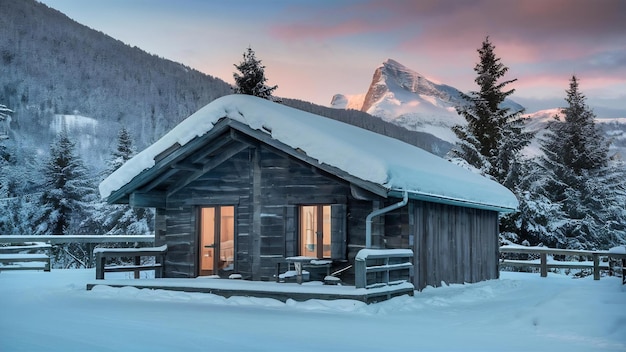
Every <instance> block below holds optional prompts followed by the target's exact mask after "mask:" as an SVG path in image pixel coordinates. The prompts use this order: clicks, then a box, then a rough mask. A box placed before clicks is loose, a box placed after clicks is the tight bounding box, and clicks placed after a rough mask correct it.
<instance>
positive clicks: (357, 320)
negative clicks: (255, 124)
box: [0, 269, 626, 352]
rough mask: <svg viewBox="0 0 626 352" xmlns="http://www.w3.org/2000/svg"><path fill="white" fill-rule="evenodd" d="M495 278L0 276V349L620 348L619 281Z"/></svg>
mask: <svg viewBox="0 0 626 352" xmlns="http://www.w3.org/2000/svg"><path fill="white" fill-rule="evenodd" d="M120 275H124V274H120ZM501 276H502V277H501V279H500V280H492V281H488V282H481V283H477V284H467V285H451V286H445V287H440V288H427V289H425V290H424V291H422V292H416V294H415V296H414V297H409V296H402V297H396V298H394V299H391V300H389V301H386V302H383V303H377V304H371V305H365V304H363V303H361V302H357V301H351V300H342V301H319V300H310V301H307V302H295V301H288V302H287V303H282V302H280V301H276V300H272V299H255V298H246V297H232V298H229V299H225V298H222V297H219V296H215V295H212V294H203V293H183V292H168V291H159V290H157V291H154V290H139V289H135V288H110V287H105V286H97V287H96V288H94V290H92V291H86V290H85V284H86V283H87V282H90V281H93V279H94V277H95V272H94V270H92V269H91V270H54V269H53V270H52V272H50V273H45V272H0V351H141V350H145V351H184V350H187V351H392V350H396V351H417V350H419V351H550V352H553V351H626V287H624V286H622V285H621V281H620V279H619V278H614V277H603V278H602V279H601V280H600V281H593V280H592V279H591V278H584V279H572V278H571V277H567V276H562V275H557V274H549V277H548V278H541V277H539V274H523V273H510V272H503V273H502V275H501Z"/></svg>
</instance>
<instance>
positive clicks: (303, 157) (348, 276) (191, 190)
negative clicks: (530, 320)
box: [100, 95, 518, 289]
mask: <svg viewBox="0 0 626 352" xmlns="http://www.w3.org/2000/svg"><path fill="white" fill-rule="evenodd" d="M100 193H101V195H102V196H103V197H104V198H106V199H107V201H108V202H109V203H121V204H130V205H132V206H134V207H152V208H155V209H156V225H155V228H156V239H155V245H157V246H159V245H163V244H167V245H168V248H169V249H168V252H167V257H166V260H165V268H164V277H177V278H181V277H189V278H193V277H198V276H204V275H219V276H220V277H228V276H229V275H230V274H234V273H236V274H240V275H241V277H242V278H243V279H248V280H274V278H275V275H276V268H277V263H281V262H283V261H284V258H287V257H294V256H307V257H316V258H320V259H327V260H331V261H332V272H338V271H339V272H340V273H339V274H336V275H337V276H339V277H340V278H341V279H342V280H343V281H344V282H346V283H353V282H354V271H353V269H352V265H353V264H354V258H355V256H356V254H357V252H358V251H359V250H361V249H363V248H365V247H366V244H368V245H369V247H370V248H409V249H412V250H413V252H414V258H413V260H414V277H413V283H414V286H415V288H416V289H422V288H424V287H426V286H428V285H432V286H439V285H440V284H441V283H442V282H446V283H464V282H477V281H481V280H487V279H494V278H497V277H498V214H499V213H502V212H512V211H515V210H516V208H517V206H518V203H517V199H516V198H515V196H514V195H513V194H512V193H511V192H510V191H508V190H507V189H506V188H504V187H502V186H501V185H499V184H497V183H496V182H493V181H491V180H488V179H486V178H484V177H482V176H480V175H476V174H474V173H472V172H469V171H467V170H465V169H463V168H461V167H459V166H456V165H453V164H452V163H450V162H448V161H446V160H443V159H441V158H439V157H437V156H434V155H432V154H430V153H428V152H426V151H424V150H422V149H419V148H417V147H414V146H411V145H408V144H406V143H403V142H401V141H398V140H396V139H392V138H389V137H386V136H383V135H379V134H376V133H372V132H369V131H366V130H363V129H360V128H358V127H354V126H351V125H347V124H344V123H341V122H338V121H335V120H332V119H328V118H325V117H322V116H317V115H314V114H310V113H306V112H303V111H300V110H296V109H292V108H289V107H286V106H284V105H281V104H277V103H273V102H270V101H267V100H263V99H259V98H256V97H252V96H246V95H231V96H226V97H222V98H219V99H217V100H215V101H213V102H212V103H210V104H208V105H207V106H205V107H204V108H202V109H201V110H199V111H198V112H196V113H195V114H193V115H192V116H190V117H189V118H187V119H186V120H184V121H183V122H181V123H180V124H179V125H178V126H177V127H175V128H174V129H173V130H172V131H171V132H170V133H168V134H167V135H165V136H164V137H163V138H161V139H160V140H159V141H157V142H156V143H155V144H153V145H152V146H150V147H148V148H147V149H146V150H144V151H142V152H141V153H139V154H137V155H136V156H135V157H134V158H132V159H131V160H129V161H128V162H127V163H126V164H124V165H123V166H122V167H120V169H118V170H117V171H115V172H114V173H113V174H111V175H110V176H109V177H108V178H107V179H105V180H104V181H103V182H102V183H101V184H100ZM404 195H407V198H408V200H407V202H406V204H405V205H401V206H398V208H397V209H395V210H391V211H388V212H385V213H383V214H381V215H379V216H376V217H373V219H372V220H371V231H369V232H370V233H371V234H370V235H369V237H367V236H366V232H367V231H366V227H367V226H366V218H367V217H368V215H370V214H372V212H374V211H376V210H379V209H383V208H385V207H387V206H389V205H393V204H398V203H399V202H401V201H402V199H403V196H404Z"/></svg>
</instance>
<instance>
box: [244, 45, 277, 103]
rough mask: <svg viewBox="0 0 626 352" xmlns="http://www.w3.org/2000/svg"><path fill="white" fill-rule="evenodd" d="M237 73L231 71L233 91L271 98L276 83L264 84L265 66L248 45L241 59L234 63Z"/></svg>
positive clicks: (265, 79) (265, 80)
mask: <svg viewBox="0 0 626 352" xmlns="http://www.w3.org/2000/svg"><path fill="white" fill-rule="evenodd" d="M234 66H235V67H236V68H237V71H239V73H237V72H235V73H233V78H234V79H235V84H236V87H235V88H234V92H235V93H237V94H247V95H254V96H257V97H259V98H263V99H268V100H273V98H272V92H274V90H276V88H278V86H277V85H275V86H272V87H269V86H267V85H265V82H267V78H266V77H265V66H263V65H262V64H261V60H258V59H257V58H256V56H255V53H254V50H252V48H251V47H248V49H247V50H246V52H245V53H243V61H242V62H240V63H239V64H238V65H234Z"/></svg>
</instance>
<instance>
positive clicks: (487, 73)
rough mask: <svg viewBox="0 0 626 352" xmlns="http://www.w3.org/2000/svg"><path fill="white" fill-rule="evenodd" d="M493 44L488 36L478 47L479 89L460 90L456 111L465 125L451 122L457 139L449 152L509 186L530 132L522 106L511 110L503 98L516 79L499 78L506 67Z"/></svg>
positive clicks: (512, 182) (518, 165) (517, 171)
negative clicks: (460, 101)
mask: <svg viewBox="0 0 626 352" xmlns="http://www.w3.org/2000/svg"><path fill="white" fill-rule="evenodd" d="M494 49H495V46H494V45H493V44H492V43H491V42H490V41H489V37H487V38H486V39H485V40H484V41H483V43H482V46H481V48H479V49H478V55H479V62H478V63H477V64H476V66H475V67H474V71H475V72H476V74H477V77H476V79H475V80H474V81H475V82H476V83H477V84H478V87H479V90H478V91H472V92H470V93H469V95H467V94H463V93H462V94H461V96H462V97H463V98H464V100H465V101H466V102H467V104H464V105H462V106H459V107H457V112H458V113H459V114H460V115H462V116H463V117H464V118H465V120H466V121H467V125H466V126H460V125H457V126H454V127H453V131H454V133H455V134H456V136H457V137H458V139H459V142H458V143H457V145H456V146H455V148H453V150H452V152H451V157H452V158H461V159H463V160H465V161H466V162H467V163H468V164H470V165H471V166H473V167H475V168H476V169H478V170H480V172H481V173H483V174H485V175H490V176H492V177H493V178H495V179H496V180H497V181H498V182H500V183H501V184H503V185H505V186H506V187H509V188H510V189H512V188H513V187H514V185H515V183H516V178H517V176H516V175H518V174H519V167H520V151H521V150H522V149H523V148H524V147H526V146H527V145H528V144H529V143H530V141H531V139H532V137H533V134H532V133H529V132H525V131H524V123H525V120H524V118H523V117H522V114H523V112H524V111H523V110H519V111H510V108H507V107H503V106H502V103H503V102H504V100H505V99H506V98H507V97H508V96H510V95H511V94H513V92H515V90H514V89H510V90H504V89H505V87H506V86H507V85H509V84H511V83H513V82H515V81H516V80H517V79H512V80H506V81H503V82H499V80H500V79H501V78H502V77H504V75H505V74H506V73H507V71H508V67H506V66H505V65H504V64H502V63H501V62H500V58H498V57H496V55H495V53H494Z"/></svg>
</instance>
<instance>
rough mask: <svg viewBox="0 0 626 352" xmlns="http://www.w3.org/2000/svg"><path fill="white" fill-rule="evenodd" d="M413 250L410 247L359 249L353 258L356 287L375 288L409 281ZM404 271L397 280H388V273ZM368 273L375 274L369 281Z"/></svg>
mask: <svg viewBox="0 0 626 352" xmlns="http://www.w3.org/2000/svg"><path fill="white" fill-rule="evenodd" d="M412 259H413V251H412V250H410V249H361V250H360V251H359V252H358V253H357V255H356V257H355V258H354V274H355V286H356V288H376V287H381V286H389V285H396V284H401V283H404V282H411V277H412V276H413V263H412ZM394 271H400V272H401V271H405V272H407V273H408V274H407V275H405V276H404V278H402V279H399V280H393V281H392V280H390V273H392V272H394ZM368 274H375V275H373V276H375V280H374V282H373V283H369V280H368Z"/></svg>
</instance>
